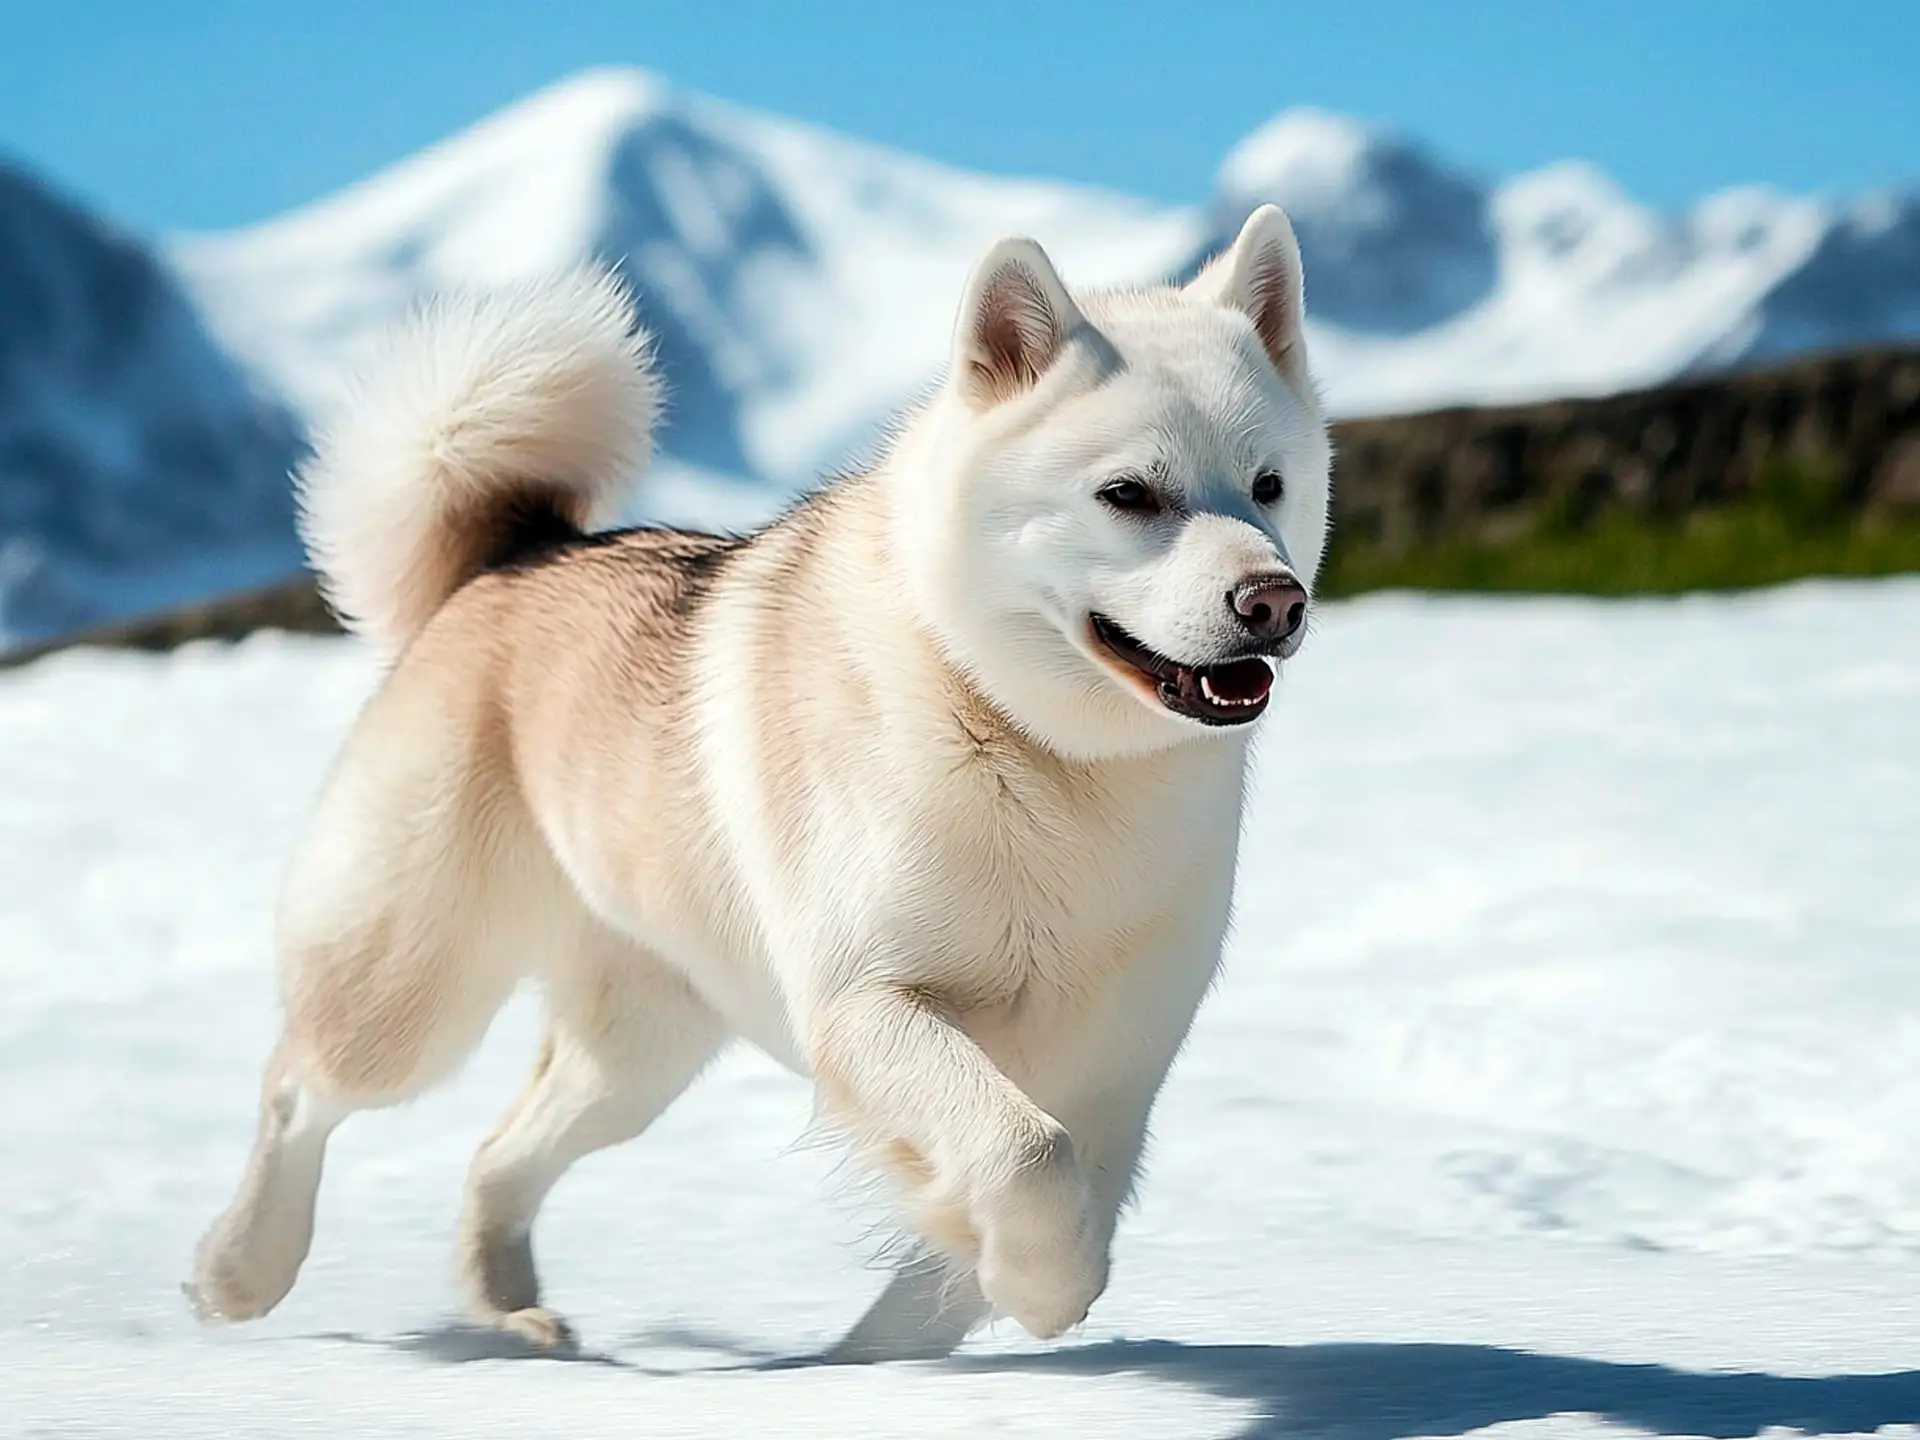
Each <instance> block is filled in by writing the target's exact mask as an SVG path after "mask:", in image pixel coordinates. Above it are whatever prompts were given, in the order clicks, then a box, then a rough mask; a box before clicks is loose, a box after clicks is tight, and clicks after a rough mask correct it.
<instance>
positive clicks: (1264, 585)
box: [1227, 575, 1307, 640]
mask: <svg viewBox="0 0 1920 1440" xmlns="http://www.w3.org/2000/svg"><path fill="white" fill-rule="evenodd" d="M1227 603H1228V604H1229V605H1231V606H1233V613H1234V614H1236V615H1238V616H1239V617H1240V623H1241V624H1242V625H1244V626H1246V627H1247V629H1248V631H1249V632H1250V633H1251V634H1252V635H1253V638H1254V639H1256V640H1285V639H1286V638H1287V637H1288V636H1290V635H1292V634H1293V633H1294V631H1296V630H1298V629H1299V628H1300V627H1301V626H1302V625H1304V624H1306V621H1307V590H1306V587H1305V586H1304V585H1302V584H1301V583H1300V582H1299V581H1298V580H1296V579H1294V578H1293V577H1292V576H1291V575H1256V576H1254V577H1253V578H1252V579H1250V580H1242V581H1241V582H1240V583H1239V584H1238V585H1236V586H1234V587H1233V589H1232V591H1230V592H1229V593H1228V595H1227Z"/></svg>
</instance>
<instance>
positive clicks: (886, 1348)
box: [825, 1252, 993, 1365]
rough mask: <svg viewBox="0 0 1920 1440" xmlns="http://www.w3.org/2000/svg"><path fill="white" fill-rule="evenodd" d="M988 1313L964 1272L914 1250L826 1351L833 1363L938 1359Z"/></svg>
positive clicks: (976, 1285) (976, 1286)
mask: <svg viewBox="0 0 1920 1440" xmlns="http://www.w3.org/2000/svg"><path fill="white" fill-rule="evenodd" d="M992 1311H993V1307H992V1306H990V1305H988V1304H987V1302H986V1299H985V1298H984V1297H983V1296H982V1295H981V1294H980V1285H979V1282H978V1281H976V1280H975V1279H974V1278H973V1275H972V1272H970V1271H956V1270H955V1269H954V1268H953V1266H952V1265H951V1264H949V1263H948V1262H947V1260H946V1259H945V1257H943V1256H941V1255H938V1254H931V1253H925V1252H922V1253H919V1254H915V1255H913V1256H910V1257H909V1258H908V1259H907V1260H906V1261H905V1262H904V1263H902V1264H901V1266H900V1267H899V1269H897V1270H896V1271H895V1272H894V1275H893V1279H892V1280H891V1281H889V1282H888V1284H887V1288H886V1289H885V1290H882V1291H881V1292H880V1296H879V1298H878V1299H876V1300H875V1301H874V1302H873V1304H872V1305H870V1306H868V1307H867V1313H866V1314H864V1315H862V1316H861V1317H860V1319H859V1322H858V1323H857V1324H855V1325H854V1327H853V1328H852V1329H851V1330H849V1331H848V1332H847V1333H846V1335H845V1336H843V1337H842V1338H841V1340H840V1342H839V1343H838V1344H837V1345H835V1346H834V1347H833V1348H832V1349H831V1350H829V1351H828V1352H827V1353H826V1357H825V1358H826V1360H827V1362H828V1363H829V1364H833V1365H866V1364H871V1363H873V1362H875V1361H879V1360H940V1359H944V1358H945V1357H946V1356H948V1355H951V1354H952V1353H953V1352H954V1351H955V1350H956V1349H958V1348H959V1347H960V1343H961V1342H962V1341H963V1340H965V1339H966V1338H967V1336H968V1335H970V1334H971V1333H972V1332H973V1330H974V1329H975V1328H976V1327H977V1326H978V1325H979V1324H980V1323H981V1321H983V1320H985V1319H986V1318H987V1316H988V1315H990V1314H991V1313H992Z"/></svg>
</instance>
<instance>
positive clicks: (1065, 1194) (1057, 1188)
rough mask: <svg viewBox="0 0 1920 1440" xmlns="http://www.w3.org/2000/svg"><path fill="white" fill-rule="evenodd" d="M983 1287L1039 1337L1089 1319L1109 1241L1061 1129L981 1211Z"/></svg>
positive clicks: (980, 1270)
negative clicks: (1102, 1233)
mask: <svg viewBox="0 0 1920 1440" xmlns="http://www.w3.org/2000/svg"><path fill="white" fill-rule="evenodd" d="M984 1218H985V1224H984V1225H983V1226H982V1230H983V1237H982V1244H981V1248H980V1259H979V1265H978V1270H977V1274H978V1277H979V1281H980V1289H981V1293H982V1294H984V1295H985V1296H986V1298H987V1300H988V1301H989V1302H990V1303H991V1304H992V1305H993V1307H994V1308H995V1309H996V1310H998V1311H1000V1312H1001V1313H1002V1314H1005V1315H1009V1316H1011V1317H1012V1318H1013V1319H1014V1320H1016V1321H1017V1322H1019V1324H1020V1327H1021V1328H1022V1329H1024V1330H1025V1331H1027V1333H1029V1334H1030V1335H1032V1336H1034V1337H1035V1338H1036V1339H1039V1340H1051V1339H1053V1338H1054V1337H1055V1336H1057V1335H1060V1334H1063V1333H1064V1332H1066V1331H1068V1330H1070V1329H1072V1328H1073V1327H1074V1326H1075V1325H1078V1324H1079V1323H1080V1322H1081V1321H1082V1320H1084V1319H1086V1318H1087V1311H1088V1310H1089V1309H1091V1308H1092V1306H1093V1302H1094V1301H1095V1300H1098V1299H1099V1298H1100V1295H1101V1292H1102V1291H1104V1290H1105V1289H1106V1288H1107V1247H1106V1244H1105V1241H1104V1240H1103V1239H1102V1238H1101V1236H1100V1234H1099V1232H1098V1229H1097V1227H1096V1226H1095V1225H1094V1223H1093V1207H1092V1203H1091V1197H1090V1194H1089V1191H1088V1188H1087V1184H1086V1179H1085V1177H1084V1176H1083V1175H1082V1173H1081V1170H1080V1165H1079V1162H1078V1160H1077V1159H1076V1158H1075V1156H1074V1153H1073V1147H1072V1145H1071V1144H1070V1143H1067V1142H1066V1140H1065V1137H1064V1135H1063V1136H1061V1137H1060V1140H1059V1143H1057V1144H1055V1145H1054V1146H1053V1148H1052V1150H1051V1151H1050V1153H1049V1154H1048V1155H1047V1157H1046V1158H1045V1159H1044V1160H1042V1161H1041V1162H1039V1163H1037V1164H1035V1165H1031V1166H1028V1167H1026V1168H1024V1169H1023V1170H1022V1171H1021V1172H1020V1174H1019V1175H1018V1177H1017V1178H1016V1179H1015V1181H1014V1182H1013V1183H1012V1184H1010V1185H1009V1186H1008V1187H1007V1188H1006V1190H1005V1191H1004V1192H1003V1193H1002V1194H1001V1195H1000V1196H998V1197H997V1203H996V1204H995V1205H994V1206H993V1207H992V1210H991V1212H990V1213H989V1214H988V1215H987V1216H985V1217H984Z"/></svg>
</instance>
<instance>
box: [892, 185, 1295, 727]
mask: <svg viewBox="0 0 1920 1440" xmlns="http://www.w3.org/2000/svg"><path fill="white" fill-rule="evenodd" d="M903 445H904V447H905V448H906V449H907V450H908V451H909V452H910V453H909V454H906V455H903V456H902V459H903V460H904V461H905V462H906V463H904V464H903V465H902V466H901V467H900V470H899V474H900V477H901V480H902V483H903V485H904V486H905V487H906V490H907V493H905V494H903V495H902V496H901V498H900V501H899V504H898V506H897V515H898V522H899V523H898V527H897V533H898V538H899V546H900V555H901V559H902V560H903V562H904V564H905V567H906V579H907V582H908V584H909V585H910V586H911V587H912V588H913V590H914V591H915V593H916V596H917V598H918V600H919V605H920V609H921V610H922V612H923V614H924V616H925V618H926V619H927V620H928V622H929V623H930V624H931V625H932V626H933V627H934V628H935V629H936V631H938V632H939V634H940V636H941V638H942V640H943V642H944V643H945V645H946V647H947V649H948V651H949V653H950V654H951V656H952V658H953V659H954V660H955V661H956V662H957V663H958V664H959V665H961V666H962V667H963V668H964V669H965V670H966V671H967V672H968V673H969V675H970V676H971V677H972V679H973V681H974V682H975V683H976V684H977V685H978V686H980V687H981V688H982V689H983V690H984V692H985V693H986V694H987V695H988V697H990V698H991V699H992V700H993V701H994V702H995V703H996V704H997V705H999V706H1000V707H1001V708H1002V709H1004V710H1005V711H1006V712H1007V713H1008V714H1009V715H1010V716H1011V717H1012V718H1013V719H1014V720H1015V721H1016V722H1017V723H1018V724H1020V725H1021V726H1022V727H1023V728H1024V729H1026V730H1027V731H1029V733H1031V734H1033V735H1034V736H1035V737H1036V738H1038V739H1040V740H1042V741H1044V742H1045V743H1047V744H1048V745H1049V746H1051V747H1052V748H1054V749H1056V750H1058V751H1060V752H1061V753H1063V754H1068V755H1073V756H1076V757H1079V758H1087V759H1091V758H1095V757H1098V756H1102V755H1113V754H1119V753H1129V752H1133V753H1137V752H1140V751H1144V750H1152V749H1157V748H1162V747H1165V746H1168V745H1172V744H1177V743H1180V742H1181V741H1183V740H1193V739H1200V738H1206V737H1212V736H1219V735H1222V734H1233V733H1237V731H1238V730H1239V728H1240V727H1243V726H1246V725H1248V724H1250V723H1251V722H1253V721H1254V720H1256V719H1258V718H1259V716H1260V715H1261V713H1262V712H1263V711H1264V710H1265V709H1266V707H1267V702H1268V699H1269V696H1270V693H1271V690H1272V685H1273V679H1274V668H1275V667H1277V666H1278V665H1280V664H1281V663H1282V662H1284V661H1285V660H1286V658H1287V657H1289V656H1291V655H1292V654H1293V653H1294V651H1295V650H1296V649H1298V647H1299V645H1300V642H1301V640H1302V639H1303V638H1304V636H1305V633H1306V626H1307V620H1308V615H1309V612H1310V609H1311V606H1312V603H1313V602H1312V595H1311V591H1312V586H1313V580H1314V576H1315V573H1316V571H1317V570H1318V568H1319V565H1320V556H1321V551H1322V549H1323V547H1324V545H1325V542H1326V531H1327V501H1328V472H1329V466H1330V461H1331V450H1330V446H1329V442H1328V437H1327V428H1326V422H1325V419H1324V418H1323V416H1322V414H1321V411H1320V407H1319V404H1318V403H1317V401H1316V399H1315V397H1314V395H1313V391H1312V387H1311V384H1310V382H1309V380H1308V376H1307V366H1306V351H1305V345H1304V342H1303V337H1302V333H1301V275H1300V250H1299V246H1298V245H1297V244H1296V243H1295V241H1294V236H1293V228H1292V226H1290V225H1289V224H1288V223H1287V219H1286V216H1284V215H1283V214H1281V212H1280V211H1279V210H1277V209H1275V208H1273V207H1272V206H1266V207H1264V208H1262V209H1260V210H1258V211H1256V212H1255V213H1254V215H1253V216H1252V217H1251V218H1250V219H1249V220H1248V221H1247V223H1246V225H1245V227H1244V228H1243V229H1242V230H1241V232H1240V236H1239V238H1238V239H1237V240H1236V241H1235V242H1234V244H1233V245H1232V247H1231V248H1230V249H1228V250H1227V251H1226V252H1224V253H1223V254H1221V255H1220V256H1219V257H1217V258H1216V259H1215V260H1214V261H1213V262H1212V263H1211V264H1210V265H1208V266H1207V268H1206V269H1205V270H1203V271H1202V272H1201V274H1200V275H1199V277H1198V278H1196V279H1195V280H1194V281H1192V283H1190V284H1188V285H1186V286H1185V287H1183V288H1180V289H1153V290H1141V291H1113V292H1101V293H1093V294H1087V295H1085V296H1082V297H1080V298H1079V299H1076V298H1075V297H1074V296H1073V295H1071V294H1069V292H1068V291H1067V288H1066V286H1065V285H1064V284H1062V283H1061V280H1060V277H1059V275H1058V274H1056V273H1055V271H1054V268H1053V265H1052V264H1051V263H1050V262H1049V261H1048V259H1047V256H1046V254H1045V252H1044V251H1042V250H1041V248H1040V247H1039V246H1038V245H1036V244H1035V243H1034V242H1032V241H1031V240H1021V239H1016V240H1003V241H1001V242H1000V243H999V244H997V245H995V246H994V247H993V249H992V250H990V251H989V252H988V253H987V255H986V257H985V258H984V259H983V260H982V261H981V262H980V264H979V265H978V267H977V268H976V269H975V271H974V273H973V276H972V278H971V279H970V280H969V282H968V284H967V289H966V293H965V296H964V298H963V300H962V302H961V308H960V317H959V322H958V325H957V327H956V333H955V339H954V353H953V362H952V367H951V371H950V373H949V375H948V377H947V379H946V381H945V384H944V386H943V388H942V390H941V392H940V394H939V395H938V396H937V397H936V398H935V399H934V401H933V403H932V405H931V406H930V407H929V409H928V411H927V412H926V414H925V415H924V416H923V418H922V420H921V422H920V423H919V424H917V425H916V426H915V427H914V428H913V430H912V431H911V432H910V433H909V434H908V435H907V436H906V437H905V439H904V441H903Z"/></svg>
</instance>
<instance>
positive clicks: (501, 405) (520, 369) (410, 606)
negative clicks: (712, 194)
mask: <svg viewBox="0 0 1920 1440" xmlns="http://www.w3.org/2000/svg"><path fill="white" fill-rule="evenodd" d="M658 409H659V386H658V384H657V382H656V381H655V378H654V374H653V370H652V367H651V365H650V364H649V363H648V357H647V348H646V336H645V334H644V332H642V331H641V330H640V329H639V328H638V326H636V325H635V323H634V319H633V301H632V297H631V296H630V295H629V293H628V291H627V287H626V285H625V284H624V283H623V282H622V281H621V280H620V279H619V278H618V277H617V276H615V275H613V274H612V273H611V272H609V271H606V270H603V269H600V268H598V267H582V268H580V269H577V270H572V271H568V272H565V273H562V274H560V275H557V276H553V277H550V278H546V279H542V280H540V281H537V282H535V283H532V284H528V285H523V286H520V287H517V288H514V289H508V290H505V291H501V292H496V293H491V294H484V295H481V294H453V295H448V296H444V297H441V298H439V299H436V300H435V301H433V302H432V303H431V304H429V305H427V306H426V307H425V308H424V309H422V310H421V311H419V312H418V313H416V314H414V315H413V316H411V317H410V318H409V319H408V320H407V321H406V322H405V323H404V324H402V325H400V326H399V327H397V328H396V329H395V330H394V331H393V333H392V334H391V335H390V336H389V337H388V338H387V340H386V344H385V348H384V351H383V353H381V354H379V355H377V356H375V357H374V358H373V360H372V361H371V362H370V363H369V365H368V366H367V368H366V370H365V371H364V372H362V375H361V377H360V378H359V379H358V380H357V382H356V383H355V385H354V386H353V388H352V389H351V391H350V393H349V395H348V397H347V400H346V402H345V403H344V404H343V405H342V406H341V408H340V410H339V411H338V414H337V417H336V418H335V419H334V420H333V421H332V422H331V423H330V424H328V425H326V426H325V427H324V428H323V429H322V430H321V433H320V434H319V435H318V437H317V442H316V445H315V451H314V456H313V459H312V460H311V462H310V463H308V464H307V465H306V466H305V467H303V469H302V470H301V472H300V474H299V475H298V477H297V479H296V493H297V495H298V497H299V501H300V517H301V527H300V528H301V534H302V536H303V538H304V539H305V540H306V542H307V550H308V554H309V556H310V558H311V560H312V563H313V566H314V569H315V570H316V571H318V572H319V575H320V577H321V581H322V585H323V588H324V590H325V592H326V596H327V599H328V601H329V602H330V603H331V604H332V605H333V607H334V608H335V610H336V611H338V612H339V614H340V615H341V616H342V617H343V618H344V619H345V620H346V621H347V622H348V624H350V625H351V626H352V627H353V628H354V629H355V630H357V631H358V632H360V633H361V634H363V635H365V636H366V637H367V638H368V639H370V640H372V641H373V642H374V643H375V644H377V645H379V646H380V647H381V648H383V649H384V650H386V651H388V652H390V653H391V652H397V651H398V650H399V649H400V648H401V647H402V646H404V645H405V643H406V642H407V641H408V640H409V639H411V638H412V636H413V634H414V633H415V632H416V631H417V630H419V628H420V627H421V626H422V625H424V624H426V622H427V621H428V620H429V619H430V618H431V617H432V615H433V613H434V612H435V611H436V610H438V609H439V608H440V605H441V602H443V601H444V600H445V599H446V598H447V596H449V595H451V594H452V593H453V592H454V591H455V590H456V589H458V588H459V586H460V585H461V584H462V583H463V582H465V581H466V580H468V579H470V578H471V577H472V576H473V575H474V574H475V573H476V572H477V571H478V570H479V568H480V567H481V565H482V564H484V562H485V559H486V557H485V555H484V553H482V551H481V548H480V547H481V546H483V545H484V543H485V542H486V540H487V539H488V538H489V537H488V536H487V535H486V534H484V533H477V532H476V530H475V526H476V524H477V523H480V524H483V523H484V522H485V521H486V520H488V519H490V518H491V511H492V509H493V507H494V505H495V502H496V501H497V500H498V499H499V497H500V495H501V492H503V491H511V490H516V489H526V488H529V487H530V486H536V485H537V486H538V488H539V490H540V492H541V495H542V496H543V497H550V498H551V500H552V501H553V502H554V503H555V508H557V509H558V510H559V511H560V512H561V513H562V514H563V515H564V516H565V517H566V518H567V519H569V520H571V521H572V522H573V523H574V524H575V525H577V526H579V527H581V528H583V529H586V528H591V527H592V526H594V525H598V524H604V523H606V521H607V520H609V519H610V518H611V517H612V514H613V512H614V510H615V509H616V508H617V507H618V504H619V501H620V499H621V497H622V495H623V494H624V493H625V492H626V490H627V488H628V486H630V485H631V484H632V483H634V482H635V481H636V480H637V479H638V478H639V474H640V471H641V470H642V469H643V468H644V467H645V465H646V463H647V459H648V456H649V452H650V446H651V441H652V434H653V423H654V417H655V414H656V412H657V411H658Z"/></svg>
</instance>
